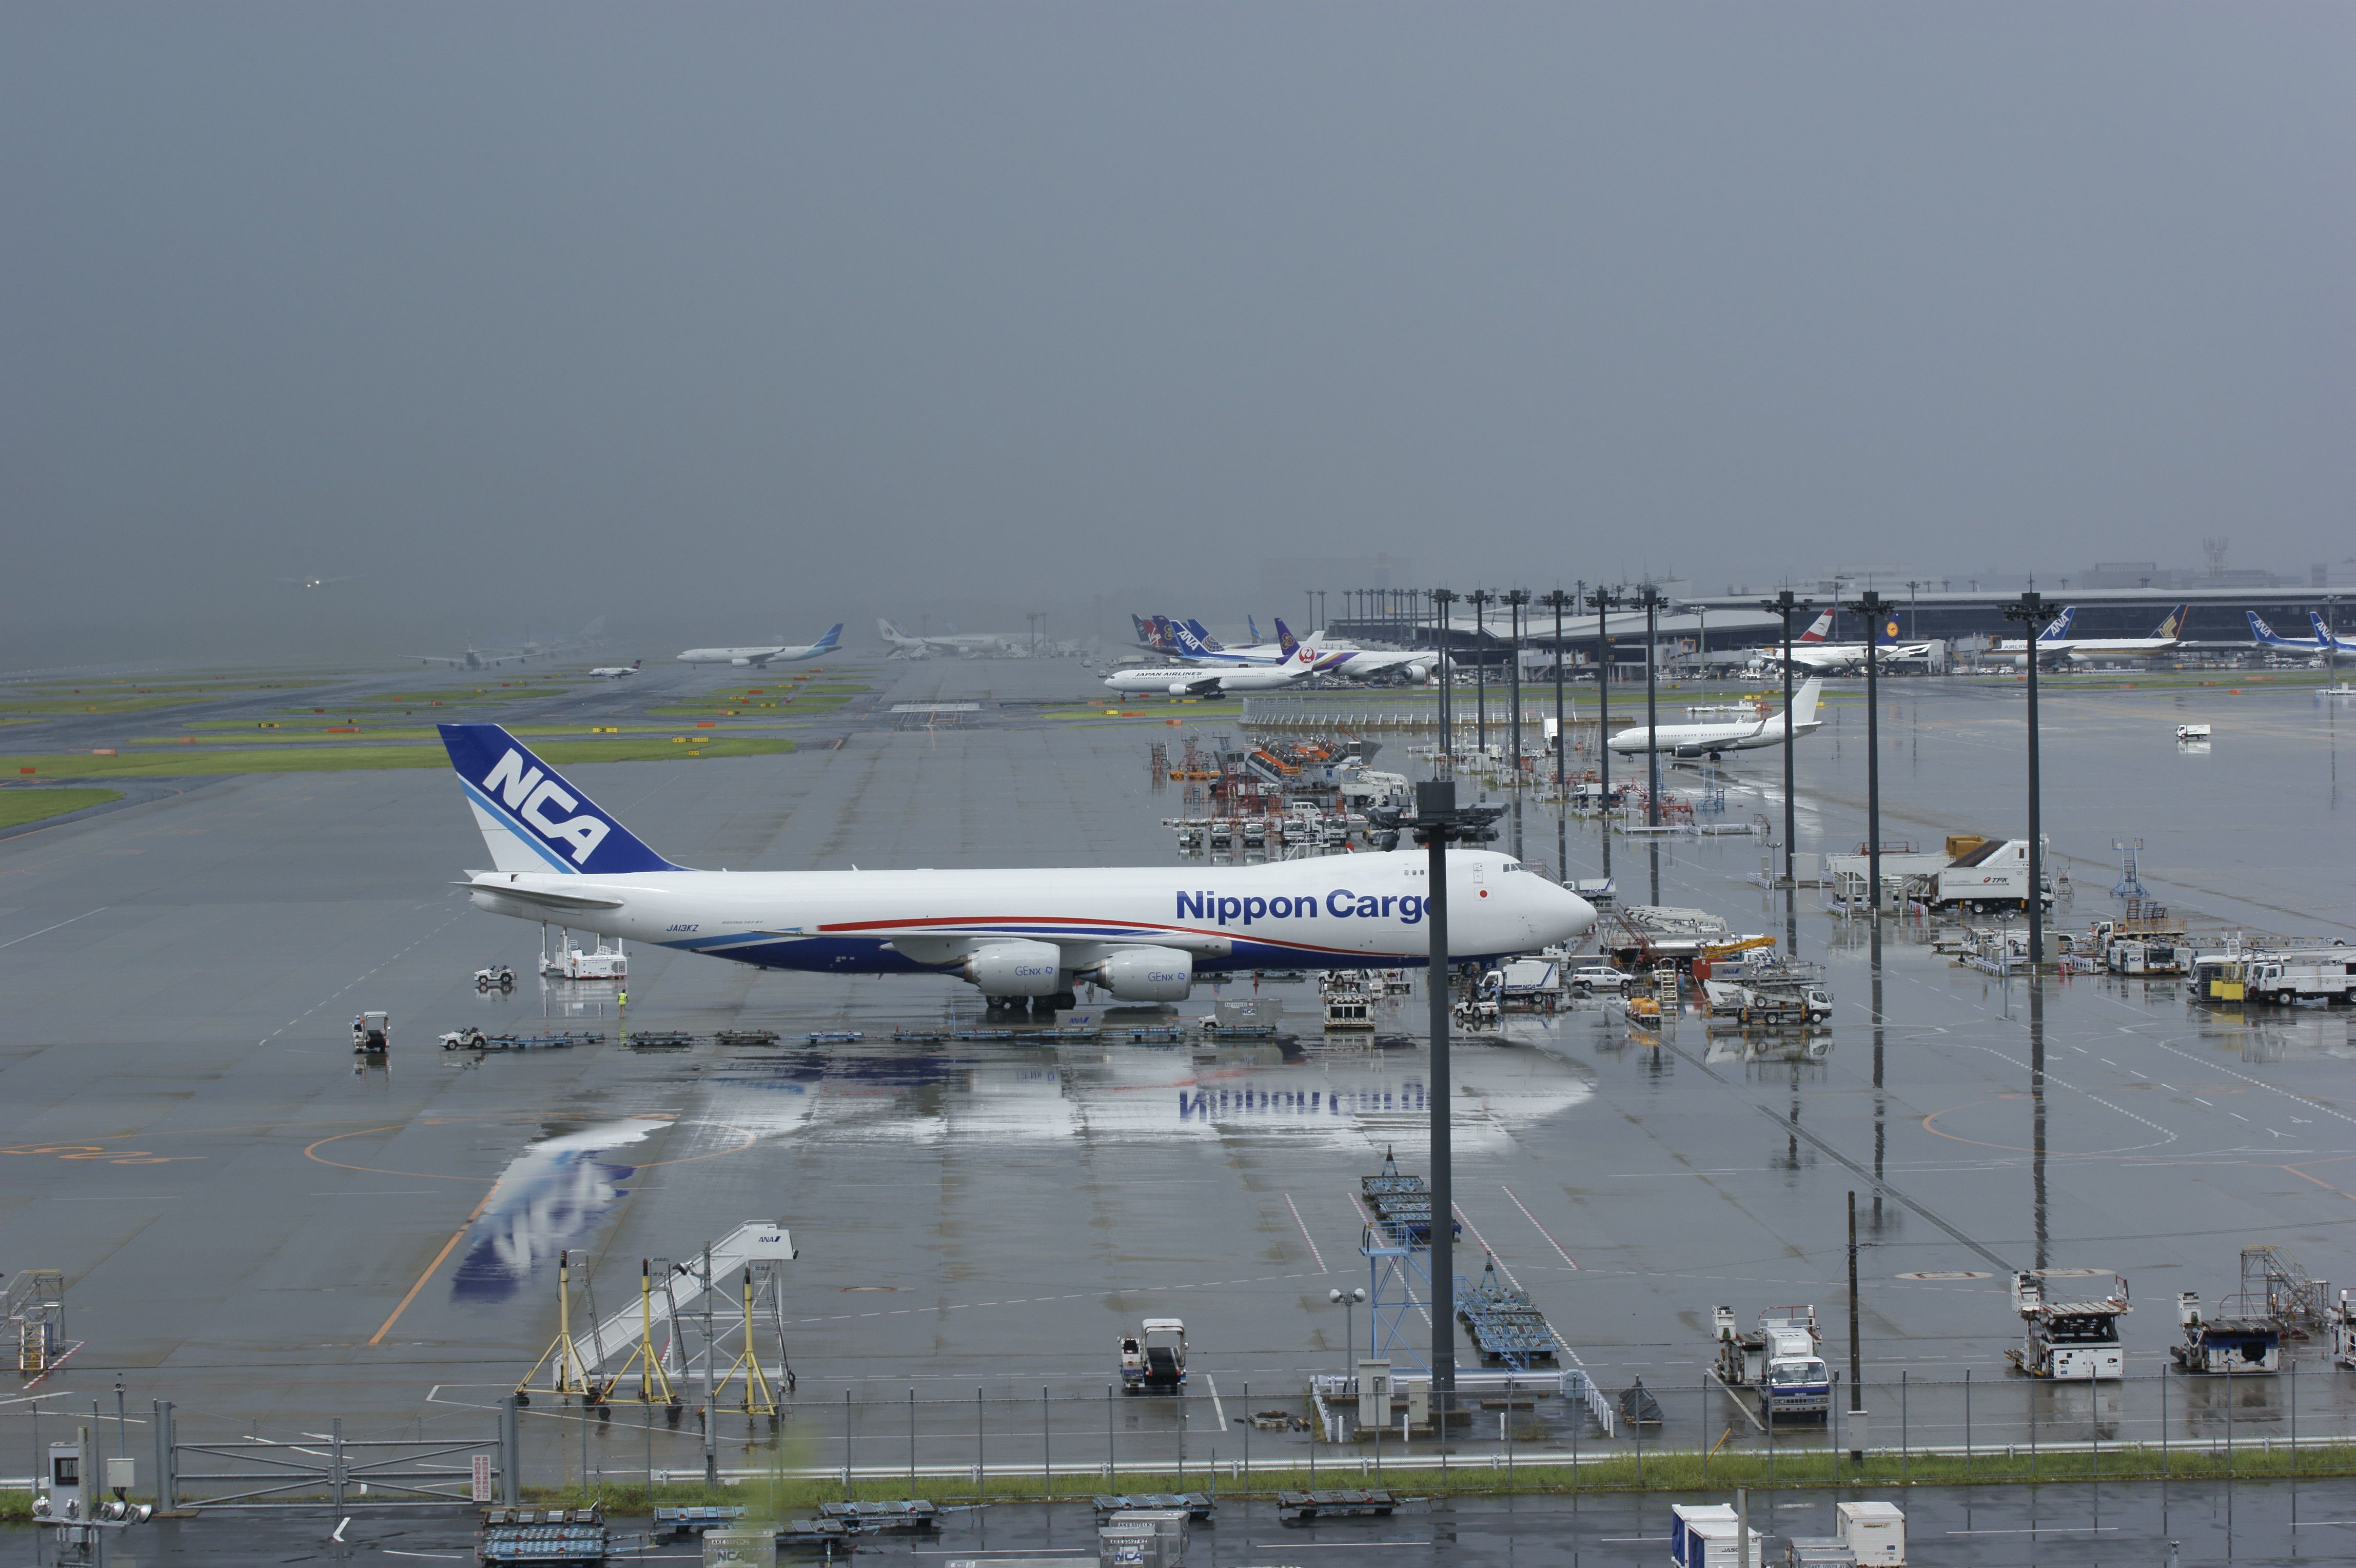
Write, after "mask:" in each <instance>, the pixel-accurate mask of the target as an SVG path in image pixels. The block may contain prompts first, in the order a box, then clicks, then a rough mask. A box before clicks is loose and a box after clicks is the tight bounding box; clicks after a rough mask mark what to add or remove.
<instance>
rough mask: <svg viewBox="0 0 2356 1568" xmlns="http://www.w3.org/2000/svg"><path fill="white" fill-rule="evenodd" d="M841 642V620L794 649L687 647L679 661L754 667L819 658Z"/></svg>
mask: <svg viewBox="0 0 2356 1568" xmlns="http://www.w3.org/2000/svg"><path fill="white" fill-rule="evenodd" d="M841 642H842V623H841V621H836V622H835V623H834V624H833V625H832V626H830V627H828V628H826V635H825V636H824V637H821V638H819V639H818V640H817V641H816V642H805V643H803V644H802V645H801V646H800V647H798V648H796V647H794V646H792V645H791V644H787V645H785V646H782V647H776V648H691V649H689V650H687V651H686V652H684V653H682V654H680V656H679V661H680V663H682V664H750V665H753V666H755V668H759V667H761V666H765V665H770V664H798V663H799V662H800V661H801V660H805V659H823V658H825V657H826V656H827V655H828V654H830V653H831V652H833V651H834V650H835V649H836V648H837V647H839V646H840V645H841Z"/></svg>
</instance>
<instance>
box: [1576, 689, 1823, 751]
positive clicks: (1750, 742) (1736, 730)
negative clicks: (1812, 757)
mask: <svg viewBox="0 0 2356 1568" xmlns="http://www.w3.org/2000/svg"><path fill="white" fill-rule="evenodd" d="M1824 693H1825V681H1824V677H1823V676H1821V675H1811V676H1810V677H1808V679H1807V681H1806V682H1804V684H1803V685H1802V686H1801V687H1800V689H1799V690H1798V691H1796V692H1794V693H1792V738H1793V739H1794V740H1797V739H1799V738H1800V737H1801V736H1807V735H1814V734H1815V733H1816V731H1818V730H1820V729H1822V728H1823V727H1824V721H1823V720H1822V719H1820V718H1818V717H1816V703H1817V701H1818V699H1820V698H1821V697H1823V695H1824ZM1606 744H1607V745H1609V746H1611V747H1612V750H1614V751H1616V752H1618V753H1620V754H1621V755H1622V757H1633V756H1634V755H1635V754H1636V753H1638V752H1640V751H1665V752H1667V753H1669V754H1670V755H1671V756H1673V757H1716V756H1718V755H1719V753H1720V752H1724V751H1755V750H1757V749H1758V748H1759V747H1761V746H1781V745H1783V711H1782V710H1781V709H1778V710H1777V711H1775V712H1773V713H1762V714H1760V715H1759V716H1758V717H1757V718H1752V719H1736V720H1732V721H1730V722H1728V723H1725V724H1714V725H1662V726H1661V727H1660V728H1659V729H1658V730H1657V731H1655V730H1648V729H1646V728H1645V727H1644V725H1637V726H1636V727H1635V728H1634V729H1623V730H1622V731H1621V732H1620V733H1619V734H1617V735H1615V736H1612V738H1611V740H1610V741H1609V742H1607V743H1606Z"/></svg>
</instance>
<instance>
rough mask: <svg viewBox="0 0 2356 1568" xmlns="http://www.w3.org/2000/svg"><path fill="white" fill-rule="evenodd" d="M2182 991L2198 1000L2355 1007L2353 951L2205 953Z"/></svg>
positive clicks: (2355, 957) (2195, 961)
mask: <svg viewBox="0 0 2356 1568" xmlns="http://www.w3.org/2000/svg"><path fill="white" fill-rule="evenodd" d="M2185 989H2187V990H2188V991H2190V992H2191V993H2192V996H2193V999H2194V1000H2195V1001H2199V1002H2272V1003H2275V1004H2278V1005H2281V1006H2286V1007H2287V1006H2289V1005H2290V1004H2292V1003H2294V1002H2347V1003H2351V1004H2356V948H2345V947H2338V946H2334V947H2329V948H2297V949H2291V950H2286V951H2279V952H2275V951H2260V950H2254V949H2247V948H2245V949H2243V950H2239V951H2230V952H2205V953H2201V954H2200V955H2199V956H2197V957H2196V958H2194V959H2193V961H2192V968H2191V971H2190V977H2189V978H2188V979H2187V980H2186V982H2185Z"/></svg>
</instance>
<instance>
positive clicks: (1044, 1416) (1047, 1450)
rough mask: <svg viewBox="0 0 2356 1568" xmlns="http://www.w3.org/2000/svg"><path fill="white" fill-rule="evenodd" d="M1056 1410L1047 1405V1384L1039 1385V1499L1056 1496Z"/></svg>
mask: <svg viewBox="0 0 2356 1568" xmlns="http://www.w3.org/2000/svg"><path fill="white" fill-rule="evenodd" d="M1039 1499H1040V1501H1042V1502H1052V1501H1053V1500H1054V1499H1055V1412H1054V1411H1053V1410H1051V1409H1049V1408H1048V1405H1047V1385H1046V1384H1044V1383H1042V1384H1040V1385H1039Z"/></svg>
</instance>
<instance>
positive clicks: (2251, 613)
mask: <svg viewBox="0 0 2356 1568" xmlns="http://www.w3.org/2000/svg"><path fill="white" fill-rule="evenodd" d="M2243 613H2244V614H2245V615H2247V616H2248V617H2249V618H2250V637H2251V639H2252V640H2253V641H2256V642H2261V643H2264V644H2265V646H2266V647H2268V648H2286V649H2288V650H2291V651H2292V652H2295V653H2320V652H2322V651H2323V628H2321V627H2317V628H2316V635H2315V636H2313V637H2285V636H2283V635H2282V634H2281V633H2280V632H2278V631H2276V629H2275V628H2272V627H2270V626H2268V625H2267V624H2266V623H2265V618H2264V617H2263V616H2261V615H2259V614H2258V612H2257V611H2255V610H2245V611H2244V612H2243ZM2318 619H2321V617H2318Z"/></svg>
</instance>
